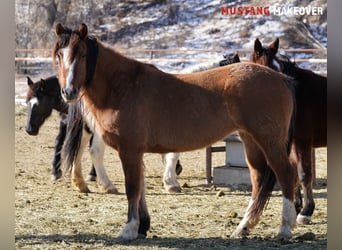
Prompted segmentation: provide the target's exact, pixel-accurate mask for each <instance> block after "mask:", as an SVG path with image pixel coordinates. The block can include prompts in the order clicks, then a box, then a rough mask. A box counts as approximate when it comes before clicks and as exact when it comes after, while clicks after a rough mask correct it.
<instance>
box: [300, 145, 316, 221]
mask: <svg viewBox="0 0 342 250" xmlns="http://www.w3.org/2000/svg"><path fill="white" fill-rule="evenodd" d="M307 145H310V144H309V143H307ZM307 145H305V146H304V145H299V144H298V143H296V147H295V155H296V158H297V170H298V177H299V180H300V183H301V186H302V189H303V194H304V196H303V197H304V199H303V200H304V201H303V208H302V210H301V211H300V213H299V214H298V215H297V223H299V224H309V223H310V221H311V216H312V214H313V211H314V209H315V202H314V199H313V193H312V187H313V181H314V174H313V173H314V169H313V168H314V164H313V163H312V154H311V153H312V150H311V147H309V146H307Z"/></svg>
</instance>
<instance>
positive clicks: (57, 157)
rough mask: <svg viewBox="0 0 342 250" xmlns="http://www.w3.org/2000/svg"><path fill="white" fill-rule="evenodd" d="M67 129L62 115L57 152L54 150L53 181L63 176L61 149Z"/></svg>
mask: <svg viewBox="0 0 342 250" xmlns="http://www.w3.org/2000/svg"><path fill="white" fill-rule="evenodd" d="M66 130H67V125H66V122H65V117H64V116H63V115H61V121H60V122H59V130H58V135H57V137H56V140H55V152H54V157H53V160H52V171H51V180H52V181H56V180H58V179H59V178H61V177H62V170H61V150H62V147H63V144H64V140H65V136H66Z"/></svg>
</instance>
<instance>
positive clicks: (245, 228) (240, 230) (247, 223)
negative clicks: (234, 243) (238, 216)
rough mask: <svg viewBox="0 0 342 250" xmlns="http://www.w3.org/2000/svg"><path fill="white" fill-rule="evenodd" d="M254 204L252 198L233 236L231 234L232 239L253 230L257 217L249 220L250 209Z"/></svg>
mask: <svg viewBox="0 0 342 250" xmlns="http://www.w3.org/2000/svg"><path fill="white" fill-rule="evenodd" d="M254 202H255V200H253V199H252V198H251V199H250V200H249V204H248V207H247V209H246V212H245V215H244V216H243V218H242V220H241V222H240V223H239V225H238V227H237V228H236V229H235V231H234V232H233V234H232V236H233V237H236V236H245V235H248V234H249V229H251V228H253V227H254V226H255V225H256V224H257V223H258V221H259V217H258V218H254V219H253V220H251V219H252V218H251V213H250V208H251V207H252V205H253V203H254Z"/></svg>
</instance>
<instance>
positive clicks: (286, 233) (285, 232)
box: [276, 228, 292, 240]
mask: <svg viewBox="0 0 342 250" xmlns="http://www.w3.org/2000/svg"><path fill="white" fill-rule="evenodd" d="M291 238H292V233H291V230H289V229H284V228H283V229H281V230H280V231H279V233H278V235H277V237H276V239H277V240H289V239H291Z"/></svg>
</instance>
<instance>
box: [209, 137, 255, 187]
mask: <svg viewBox="0 0 342 250" xmlns="http://www.w3.org/2000/svg"><path fill="white" fill-rule="evenodd" d="M224 141H225V146H211V147H208V148H207V152H206V158H207V159H206V170H207V182H208V183H211V181H213V184H216V185H231V186H237V185H240V184H248V185H250V184H251V181H250V176H249V170H248V166H247V163H246V160H245V151H244V148H243V144H242V141H241V139H240V137H239V136H238V135H237V134H231V135H229V136H228V137H226V138H225V139H224ZM215 152H225V153H226V160H225V165H224V166H219V167H215V168H213V170H212V167H213V166H212V163H211V157H212V153H215ZM212 172H213V174H212Z"/></svg>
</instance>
